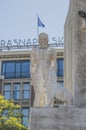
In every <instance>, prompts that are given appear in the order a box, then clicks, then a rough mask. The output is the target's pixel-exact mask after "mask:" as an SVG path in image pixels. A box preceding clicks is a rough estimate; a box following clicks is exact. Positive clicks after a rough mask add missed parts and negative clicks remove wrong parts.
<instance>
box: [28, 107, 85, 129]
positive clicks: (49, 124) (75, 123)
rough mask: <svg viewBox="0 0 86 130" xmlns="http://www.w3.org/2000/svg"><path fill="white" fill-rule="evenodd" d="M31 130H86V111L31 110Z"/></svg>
mask: <svg viewBox="0 0 86 130" xmlns="http://www.w3.org/2000/svg"><path fill="white" fill-rule="evenodd" d="M29 130H86V109H79V108H73V107H65V106H64V107H59V108H31V111H30V124H29Z"/></svg>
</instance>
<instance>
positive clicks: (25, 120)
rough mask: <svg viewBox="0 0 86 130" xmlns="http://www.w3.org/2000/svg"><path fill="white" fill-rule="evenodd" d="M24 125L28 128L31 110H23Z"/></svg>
mask: <svg viewBox="0 0 86 130" xmlns="http://www.w3.org/2000/svg"><path fill="white" fill-rule="evenodd" d="M22 123H23V124H24V125H25V126H26V127H28V123H29V108H28V107H27V108H22Z"/></svg>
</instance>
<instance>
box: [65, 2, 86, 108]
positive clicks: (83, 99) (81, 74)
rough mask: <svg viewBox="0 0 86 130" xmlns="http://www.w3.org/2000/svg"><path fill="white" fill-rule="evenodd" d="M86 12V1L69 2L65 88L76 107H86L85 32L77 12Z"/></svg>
mask: <svg viewBox="0 0 86 130" xmlns="http://www.w3.org/2000/svg"><path fill="white" fill-rule="evenodd" d="M80 10H82V11H85V12H86V0H70V6H69V12H68V16H67V19H66V23H65V50H64V53H65V54H64V59H65V69H64V70H65V76H64V82H65V87H66V88H67V89H68V90H69V91H70V92H71V93H72V95H73V97H74V105H75V106H76V107H83V108H84V107H86V30H83V29H82V22H83V21H82V18H81V17H80V16H79V13H78V12H79V11H80Z"/></svg>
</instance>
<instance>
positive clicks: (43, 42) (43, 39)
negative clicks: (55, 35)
mask: <svg viewBox="0 0 86 130" xmlns="http://www.w3.org/2000/svg"><path fill="white" fill-rule="evenodd" d="M38 41H39V44H40V48H42V49H47V48H48V35H47V34H46V33H40V34H39V37H38Z"/></svg>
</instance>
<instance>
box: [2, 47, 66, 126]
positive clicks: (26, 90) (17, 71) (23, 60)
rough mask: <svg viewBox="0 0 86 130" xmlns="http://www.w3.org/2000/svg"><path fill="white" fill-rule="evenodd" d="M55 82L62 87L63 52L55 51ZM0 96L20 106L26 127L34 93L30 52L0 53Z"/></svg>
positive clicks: (60, 50) (61, 50)
mask: <svg viewBox="0 0 86 130" xmlns="http://www.w3.org/2000/svg"><path fill="white" fill-rule="evenodd" d="M56 61H57V72H56V74H57V82H59V83H60V84H61V86H62V87H63V86H64V83H63V81H64V67H63V66H64V50H63V49H57V59H56ZM0 75H1V77H0V94H2V95H4V97H5V99H8V100H10V99H13V100H14V102H15V104H19V105H20V106H21V109H20V112H21V113H22V114H23V115H24V116H23V119H22V122H23V124H24V125H26V126H28V117H29V112H30V107H31V106H32V105H33V99H34V92H33V89H32V88H31V86H30V80H31V78H30V51H29V50H22V51H20V50H18V51H1V52H0Z"/></svg>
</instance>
